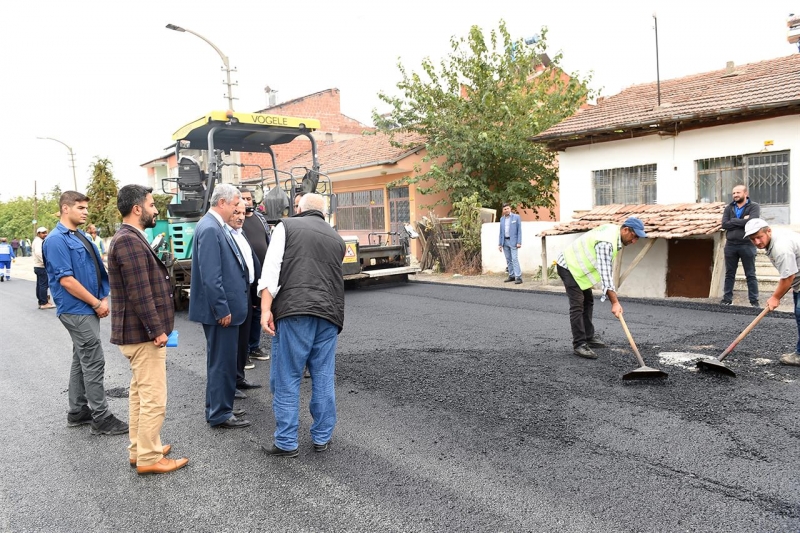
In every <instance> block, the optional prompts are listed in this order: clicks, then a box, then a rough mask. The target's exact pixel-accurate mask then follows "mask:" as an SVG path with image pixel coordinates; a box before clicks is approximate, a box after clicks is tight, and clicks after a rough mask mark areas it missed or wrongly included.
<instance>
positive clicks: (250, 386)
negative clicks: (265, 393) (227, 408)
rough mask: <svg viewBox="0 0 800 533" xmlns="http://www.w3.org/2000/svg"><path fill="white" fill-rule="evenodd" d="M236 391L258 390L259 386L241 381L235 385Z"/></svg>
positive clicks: (244, 380)
mask: <svg viewBox="0 0 800 533" xmlns="http://www.w3.org/2000/svg"><path fill="white" fill-rule="evenodd" d="M236 388H237V389H260V388H261V385H259V384H257V383H250V382H249V381H247V380H246V379H243V380H242V381H240V382H239V383H237V384H236Z"/></svg>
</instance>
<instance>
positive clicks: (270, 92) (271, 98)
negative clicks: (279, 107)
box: [264, 85, 278, 107]
mask: <svg viewBox="0 0 800 533" xmlns="http://www.w3.org/2000/svg"><path fill="white" fill-rule="evenodd" d="M264 92H265V93H267V107H273V106H274V105H275V104H276V103H277V102H278V97H277V96H275V95H276V94H277V93H278V91H276V90H274V89H273V88H272V87H270V86H269V85H267V86H266V87H264Z"/></svg>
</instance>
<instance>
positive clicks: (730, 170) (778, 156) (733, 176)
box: [695, 152, 789, 205]
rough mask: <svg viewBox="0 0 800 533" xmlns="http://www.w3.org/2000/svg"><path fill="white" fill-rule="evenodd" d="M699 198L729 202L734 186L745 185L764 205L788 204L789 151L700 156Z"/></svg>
mask: <svg viewBox="0 0 800 533" xmlns="http://www.w3.org/2000/svg"><path fill="white" fill-rule="evenodd" d="M695 165H696V168H697V201H698V202H730V201H731V190H732V189H733V188H734V187H735V186H737V185H745V186H746V187H747V188H748V190H749V191H750V198H751V199H752V200H753V201H754V202H758V203H759V204H761V205H788V204H789V152H776V153H763V154H751V155H736V156H729V157H715V158H712V159H700V160H698V161H696V162H695Z"/></svg>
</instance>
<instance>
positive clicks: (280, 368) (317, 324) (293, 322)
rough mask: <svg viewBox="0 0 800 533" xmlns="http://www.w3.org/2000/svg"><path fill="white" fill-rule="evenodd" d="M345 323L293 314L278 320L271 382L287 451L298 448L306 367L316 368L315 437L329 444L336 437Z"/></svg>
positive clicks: (279, 439)
mask: <svg viewBox="0 0 800 533" xmlns="http://www.w3.org/2000/svg"><path fill="white" fill-rule="evenodd" d="M338 334H339V328H338V327H337V326H336V325H335V324H333V323H332V322H328V321H327V320H325V319H324V318H318V317H315V316H306V315H299V316H290V317H286V318H281V319H280V320H278V322H277V323H276V324H275V336H274V337H273V338H272V365H271V368H270V376H269V386H270V389H271V390H272V410H273V411H274V413H275V446H277V447H278V448H281V449H282V450H294V449H295V448H297V429H298V427H299V425H300V419H299V417H300V382H301V381H302V380H303V367H305V366H306V365H307V366H308V371H309V372H310V373H311V403H310V404H309V406H308V407H309V411H311V418H312V419H313V420H314V422H313V423H312V424H311V439H312V440H313V441H314V442H315V443H316V444H324V443H326V442H328V441H329V440H330V439H331V434H332V433H333V426H334V425H336V396H335V393H334V380H333V376H334V367H335V365H336V341H337V338H338Z"/></svg>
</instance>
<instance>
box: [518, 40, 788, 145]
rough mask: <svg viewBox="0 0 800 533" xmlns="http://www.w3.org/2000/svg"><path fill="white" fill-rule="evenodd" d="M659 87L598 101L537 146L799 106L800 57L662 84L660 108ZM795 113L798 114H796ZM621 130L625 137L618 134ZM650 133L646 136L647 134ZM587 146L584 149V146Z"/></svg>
mask: <svg viewBox="0 0 800 533" xmlns="http://www.w3.org/2000/svg"><path fill="white" fill-rule="evenodd" d="M657 104H658V96H657V84H656V82H652V83H646V84H643V85H634V86H633V87H629V88H627V89H624V90H623V91H622V92H620V93H619V94H616V95H613V96H609V97H607V98H600V99H598V103H597V105H595V106H592V107H589V108H587V109H583V110H580V111H578V112H577V113H576V114H575V115H573V116H571V117H569V118H567V119H565V120H563V121H561V122H560V123H558V124H556V125H555V126H553V127H551V128H549V129H548V130H546V131H544V132H542V133H540V134H539V135H537V136H536V137H533V140H534V141H539V142H542V141H556V140H567V139H570V138H571V137H573V138H575V137H587V138H588V137H589V136H590V135H591V134H592V133H595V134H597V133H601V132H616V133H625V132H628V131H630V130H632V129H633V128H637V127H638V128H649V127H650V125H655V127H653V129H651V130H649V131H650V133H655V132H656V131H658V130H659V129H663V130H666V131H670V127H669V126H670V125H671V127H672V130H673V131H674V128H675V127H677V128H678V130H680V129H682V128H680V126H681V125H685V124H686V123H687V121H692V120H695V121H697V120H699V119H702V118H704V117H705V118H710V117H719V116H722V115H737V114H747V113H753V112H763V111H765V110H767V109H771V108H776V107H780V106H798V105H800V54H792V55H789V56H786V57H779V58H777V59H770V60H766V61H760V62H758V63H749V64H746V65H738V66H735V67H734V68H733V73H732V74H731V73H728V71H727V70H726V69H721V70H715V71H712V72H703V73H701V74H693V75H691V76H685V77H683V78H676V79H672V80H663V81H662V82H661V107H657ZM794 112H795V113H797V112H800V108H798V109H797V110H796V111H794ZM620 130H622V131H620ZM643 131H646V130H643ZM580 144H583V143H580Z"/></svg>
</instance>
